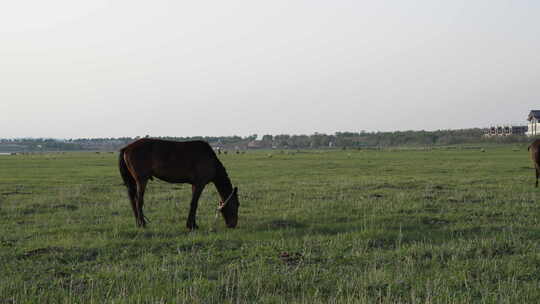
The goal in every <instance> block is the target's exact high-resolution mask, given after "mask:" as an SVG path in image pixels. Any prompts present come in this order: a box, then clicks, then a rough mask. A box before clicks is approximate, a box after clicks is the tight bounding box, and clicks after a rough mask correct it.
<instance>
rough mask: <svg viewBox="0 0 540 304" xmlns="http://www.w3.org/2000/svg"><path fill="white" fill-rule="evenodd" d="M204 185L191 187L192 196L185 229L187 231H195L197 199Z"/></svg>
mask: <svg viewBox="0 0 540 304" xmlns="http://www.w3.org/2000/svg"><path fill="white" fill-rule="evenodd" d="M204 186H205V185H191V190H192V195H191V204H190V206H189V215H188V219H187V223H186V227H187V228H188V229H189V230H193V229H197V228H199V226H197V222H196V220H195V218H196V215H197V206H198V204H199V198H200V197H201V193H202V191H203V190H204Z"/></svg>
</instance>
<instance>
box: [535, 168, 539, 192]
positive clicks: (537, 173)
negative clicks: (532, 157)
mask: <svg viewBox="0 0 540 304" xmlns="http://www.w3.org/2000/svg"><path fill="white" fill-rule="evenodd" d="M535 171H536V185H535V187H536V188H538V175H540V173H539V172H538V168H535Z"/></svg>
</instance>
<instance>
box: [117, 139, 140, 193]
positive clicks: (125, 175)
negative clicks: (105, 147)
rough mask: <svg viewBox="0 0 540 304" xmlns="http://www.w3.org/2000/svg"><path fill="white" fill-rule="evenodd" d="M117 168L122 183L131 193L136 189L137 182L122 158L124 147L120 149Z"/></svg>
mask: <svg viewBox="0 0 540 304" xmlns="http://www.w3.org/2000/svg"><path fill="white" fill-rule="evenodd" d="M118 169H119V170H120V176H121V177H122V180H123V181H124V185H126V187H127V188H128V191H129V192H130V193H131V192H132V191H136V187H137V184H136V182H135V179H134V178H133V176H132V175H131V173H130V172H129V169H128V167H127V164H126V160H125V159H124V149H122V150H120V153H119V156H118Z"/></svg>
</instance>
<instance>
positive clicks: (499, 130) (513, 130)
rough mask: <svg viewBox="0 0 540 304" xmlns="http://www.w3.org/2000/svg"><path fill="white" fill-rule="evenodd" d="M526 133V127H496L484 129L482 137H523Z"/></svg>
mask: <svg viewBox="0 0 540 304" xmlns="http://www.w3.org/2000/svg"><path fill="white" fill-rule="evenodd" d="M538 131H540V128H539V129H538ZM526 133H527V126H512V125H498V126H491V127H489V128H487V129H484V136H487V137H491V136H510V135H525V134H526Z"/></svg>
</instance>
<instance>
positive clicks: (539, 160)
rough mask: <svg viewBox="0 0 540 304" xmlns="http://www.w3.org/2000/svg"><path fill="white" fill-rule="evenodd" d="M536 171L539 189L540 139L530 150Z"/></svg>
mask: <svg viewBox="0 0 540 304" xmlns="http://www.w3.org/2000/svg"><path fill="white" fill-rule="evenodd" d="M528 150H529V152H530V153H531V159H532V161H533V163H534V169H535V171H536V187H538V176H539V175H540V139H537V140H535V141H534V142H533V143H532V144H531V145H530V146H529V148H528Z"/></svg>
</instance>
